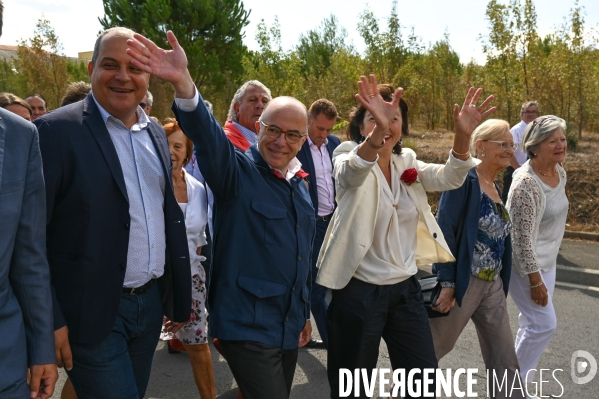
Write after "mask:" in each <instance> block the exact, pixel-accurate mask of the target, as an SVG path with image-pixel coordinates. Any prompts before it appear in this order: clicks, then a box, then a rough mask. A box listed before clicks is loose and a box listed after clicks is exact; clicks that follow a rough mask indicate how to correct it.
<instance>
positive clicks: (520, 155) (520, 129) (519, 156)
mask: <svg viewBox="0 0 599 399" xmlns="http://www.w3.org/2000/svg"><path fill="white" fill-rule="evenodd" d="M527 126H528V123H526V122H524V121H520V123H518V124H516V125H514V126H513V127H512V129H511V130H510V132H511V133H512V137H513V138H514V143H515V144H518V148H516V151H515V152H514V156H515V157H516V161H518V165H520V166H522V165H523V164H524V162H526V160H527V159H528V155H527V154H526V153H525V152H524V147H522V144H523V143H522V139H523V138H524V131H526V127H527Z"/></svg>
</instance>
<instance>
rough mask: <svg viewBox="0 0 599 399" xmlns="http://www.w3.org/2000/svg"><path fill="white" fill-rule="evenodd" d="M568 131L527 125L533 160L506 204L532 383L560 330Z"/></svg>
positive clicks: (521, 346) (524, 371) (524, 359)
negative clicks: (557, 298)
mask: <svg viewBox="0 0 599 399" xmlns="http://www.w3.org/2000/svg"><path fill="white" fill-rule="evenodd" d="M565 131H566V123H565V122H564V120H563V119H561V118H558V117H556V116H551V115H550V116H542V117H540V118H537V119H535V120H534V121H533V122H532V123H530V124H529V125H528V127H527V128H526V131H525V132H524V139H523V143H524V144H523V145H524V152H525V153H526V154H527V155H528V157H529V160H528V161H526V162H525V163H524V164H523V165H522V166H521V167H520V168H518V169H516V171H515V172H514V176H513V182H512V186H511V187H510V192H509V194H508V199H507V209H508V210H509V212H510V216H511V218H512V223H513V233H512V234H513V236H514V247H513V258H514V269H513V270H512V285H511V287H510V296H511V297H512V299H513V300H514V303H515V304H516V306H517V307H518V309H519V310H520V315H519V316H518V324H520V329H519V330H518V333H517V334H516V344H515V346H516V355H518V361H519V362H520V375H521V377H522V381H525V380H526V381H527V382H528V383H531V382H532V381H533V380H534V378H535V369H537V365H538V363H539V359H540V358H541V355H542V354H543V352H544V351H545V349H546V348H547V346H548V345H549V343H550V342H551V339H552V338H553V334H554V333H555V329H556V326H557V320H556V317H555V309H554V308H553V291H554V289H555V273H556V261H557V255H558V252H559V247H560V244H561V242H562V238H563V235H564V230H565V228H566V218H567V216H568V206H569V203H568V197H567V196H566V190H565V186H566V171H565V170H564V169H563V168H562V167H561V166H560V164H561V163H562V162H563V161H564V159H565V156H566V148H567V142H566V135H565ZM540 396H541V394H539V397H540ZM532 397H534V396H532Z"/></svg>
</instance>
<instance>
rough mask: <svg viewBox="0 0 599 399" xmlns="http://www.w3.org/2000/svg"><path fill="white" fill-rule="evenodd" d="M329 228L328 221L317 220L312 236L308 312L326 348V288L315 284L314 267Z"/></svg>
mask: <svg viewBox="0 0 599 399" xmlns="http://www.w3.org/2000/svg"><path fill="white" fill-rule="evenodd" d="M328 227H329V221H328V220H327V221H324V220H317V221H316V234H315V235H314V245H313V247H312V281H311V282H312V286H311V289H310V310H311V311H312V315H313V316H314V321H315V322H316V327H318V332H319V333H320V338H321V339H322V342H324V346H325V347H326V348H328V347H329V334H328V327H327V310H328V308H329V305H328V304H327V301H326V296H327V290H328V288H326V287H323V286H322V285H320V284H316V276H317V275H318V268H317V267H316V261H317V260H318V254H319V253H320V248H321V247H322V242H323V241H324V236H325V234H326V232H327V228H328Z"/></svg>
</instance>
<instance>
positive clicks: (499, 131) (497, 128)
mask: <svg viewBox="0 0 599 399" xmlns="http://www.w3.org/2000/svg"><path fill="white" fill-rule="evenodd" d="M506 131H508V132H509V131H510V124H509V123H508V122H507V121H504V120H503V119H488V120H486V121H484V122H483V123H481V124H480V125H478V127H477V128H476V129H474V132H472V136H470V151H471V152H473V153H474V154H475V155H476V157H477V158H478V154H477V152H476V141H477V140H493V139H498V138H500V137H501V136H503V134H504V133H505V132H506Z"/></svg>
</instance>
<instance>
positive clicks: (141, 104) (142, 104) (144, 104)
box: [139, 103, 148, 109]
mask: <svg viewBox="0 0 599 399" xmlns="http://www.w3.org/2000/svg"><path fill="white" fill-rule="evenodd" d="M139 106H140V107H142V108H143V109H146V107H147V106H148V104H146V103H139Z"/></svg>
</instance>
